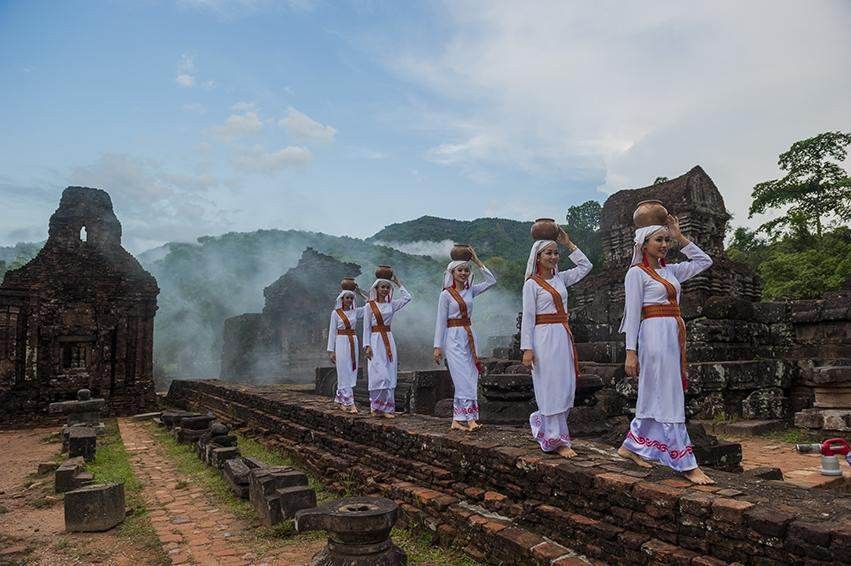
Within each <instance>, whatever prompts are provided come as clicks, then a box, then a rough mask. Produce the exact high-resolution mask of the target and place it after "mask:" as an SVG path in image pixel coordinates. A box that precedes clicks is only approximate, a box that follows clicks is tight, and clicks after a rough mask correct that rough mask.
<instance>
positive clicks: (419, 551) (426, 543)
mask: <svg viewBox="0 0 851 566" xmlns="http://www.w3.org/2000/svg"><path fill="white" fill-rule="evenodd" d="M392 536H393V542H395V543H396V546H398V547H399V548H401V549H402V550H404V551H405V554H407V555H408V564H421V565H423V566H432V565H434V564H440V565H441V566H478V564H479V563H478V562H476V561H475V560H473V559H472V558H470V557H469V556H466V555H465V554H463V553H461V552H458V551H455V550H447V549H445V548H440V547H439V546H435V545H434V541H433V539H432V536H431V534H430V533H428V532H413V531H409V530H407V529H393V534H392Z"/></svg>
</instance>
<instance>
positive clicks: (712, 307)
mask: <svg viewBox="0 0 851 566" xmlns="http://www.w3.org/2000/svg"><path fill="white" fill-rule="evenodd" d="M702 314H703V316H705V317H706V318H709V319H719V320H746V321H750V320H754V319H755V318H756V313H755V312H754V303H753V302H751V301H748V300H746V299H741V298H738V297H730V296H722V297H710V298H709V300H707V301H706V303H705V304H704V305H703V311H702Z"/></svg>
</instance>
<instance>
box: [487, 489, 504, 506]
mask: <svg viewBox="0 0 851 566" xmlns="http://www.w3.org/2000/svg"><path fill="white" fill-rule="evenodd" d="M506 499H508V498H507V497H506V496H504V495H503V494H501V493H497V492H495V491H486V492H485V503H501V502H503V501H505V500H506Z"/></svg>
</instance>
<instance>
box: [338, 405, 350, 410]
mask: <svg viewBox="0 0 851 566" xmlns="http://www.w3.org/2000/svg"><path fill="white" fill-rule="evenodd" d="M338 407H340V410H341V411H348V410H349V408H348V407H346V406H345V405H338Z"/></svg>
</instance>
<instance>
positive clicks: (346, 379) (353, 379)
mask: <svg viewBox="0 0 851 566" xmlns="http://www.w3.org/2000/svg"><path fill="white" fill-rule="evenodd" d="M343 314H344V315H345V316H346V318H348V320H349V328H351V329H352V330H355V331H356V330H357V321H358V320H360V319H362V318H363V307H356V308H353V309H349V310H347V311H343ZM345 328H346V325H345V324H344V323H343V320H342V319H341V318H340V315H339V314H338V313H337V311H336V310H333V311H331V323H330V326H329V327H328V351H329V352H334V354H335V355H336V359H337V363H336V364H335V366H336V369H337V394H336V396H335V397H334V401H335V402H337V403H339V404H341V405H343V406H344V407H350V406H352V405H354V403H355V396H354V388H355V384H356V383H357V380H358V358H359V357H360V340H359V339H358V336H357V334H355V335H354V336H352V341H353V342H354V345H355V347H354V360H355V362H354V367H352V347H351V342H350V341H349V337H348V336H346V335H341V334H339V333H338V331H340V330H344V329H345Z"/></svg>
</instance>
